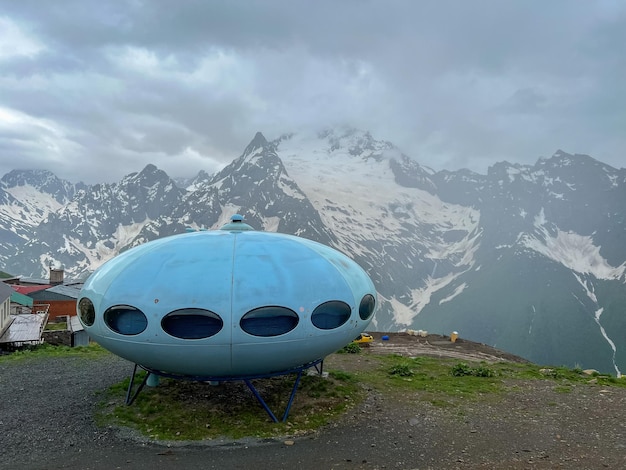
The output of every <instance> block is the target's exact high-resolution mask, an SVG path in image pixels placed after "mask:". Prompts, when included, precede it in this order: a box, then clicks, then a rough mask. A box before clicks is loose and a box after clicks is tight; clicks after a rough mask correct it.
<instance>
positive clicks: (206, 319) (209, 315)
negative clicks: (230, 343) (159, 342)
mask: <svg viewBox="0 0 626 470" xmlns="http://www.w3.org/2000/svg"><path fill="white" fill-rule="evenodd" d="M223 326H224V322H223V321H222V319H221V318H220V316H219V315H218V314H217V313H213V312H211V311H210V310H204V309H202V308H183V309H180V310H174V311H173V312H170V313H168V314H167V315H165V316H164V317H163V320H161V328H163V331H165V332H166V333H167V334H169V335H172V336H175V337H176V338H181V339H203V338H209V337H210V336H213V335H215V334H217V333H218V332H219V331H220V330H221V329H222V327H223Z"/></svg>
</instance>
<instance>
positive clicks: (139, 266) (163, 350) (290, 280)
mask: <svg viewBox="0 0 626 470" xmlns="http://www.w3.org/2000/svg"><path fill="white" fill-rule="evenodd" d="M375 306H376V291H375V289H374V285H373V283H372V281H371V280H370V278H369V277H368V276H367V274H366V273H365V271H364V270H363V269H362V268H361V267H359V266H358V265H357V264H356V263H355V262H354V261H352V260H351V259H350V258H348V257H347V256H345V255H343V254H342V253H339V252H338V251H336V250H334V249H331V248H329V247H327V246H325V245H322V244H319V243H316V242H313V241H310V240H306V239H303V238H299V237H295V236H290V235H283V234H277V233H269V232H260V231H254V230H252V228H251V227H250V226H249V225H247V224H245V223H243V218H242V217H241V216H234V217H233V220H232V222H231V223H229V224H227V225H225V226H224V227H222V229H221V230H214V231H197V232H191V233H185V234H181V235H175V236H171V237H167V238H163V239H160V240H155V241H152V242H149V243H146V244H144V245H141V246H138V247H135V248H133V249H130V250H128V251H127V252H124V253H122V254H120V255H119V256H117V257H116V258H114V259H112V260H110V261H108V262H107V263H105V264H104V265H103V266H102V267H101V268H99V269H98V270H97V271H96V272H94V273H93V274H92V275H91V276H90V277H89V279H88V280H87V282H86V283H85V285H84V287H83V289H82V291H81V294H80V298H79V302H78V306H77V310H78V315H79V318H80V320H81V322H82V324H83V326H84V328H85V330H86V331H87V333H88V334H89V335H90V336H91V338H92V339H93V340H95V341H96V342H98V343H99V344H101V345H102V346H103V347H105V348H106V349H108V350H110V351H111V352H113V353H115V354H117V355H119V356H121V357H123V358H125V359H128V360H129V361H132V362H133V363H135V364H138V365H140V366H141V367H143V368H145V369H146V370H148V371H150V372H153V373H155V374H157V375H175V376H183V377H204V378H210V379H211V380H221V379H224V380H227V379H229V380H230V379H238V378H242V379H245V378H250V377H261V376H264V375H272V374H277V373H281V372H289V371H294V370H301V369H303V368H305V367H308V366H309V365H311V364H315V363H316V362H319V361H320V360H322V359H323V358H324V357H325V356H326V355H328V354H330V353H332V352H334V351H336V350H338V349H340V348H341V347H343V346H345V345H346V344H347V343H349V342H350V341H351V340H352V339H354V338H355V337H356V336H358V335H359V333H361V332H363V331H364V330H365V329H366V327H367V326H368V325H369V323H370V321H371V320H372V317H373V315H374V310H375Z"/></svg>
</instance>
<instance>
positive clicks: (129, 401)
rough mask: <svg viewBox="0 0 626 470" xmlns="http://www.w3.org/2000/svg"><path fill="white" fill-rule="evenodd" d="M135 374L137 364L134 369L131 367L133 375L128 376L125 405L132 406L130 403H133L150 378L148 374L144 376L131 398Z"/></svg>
mask: <svg viewBox="0 0 626 470" xmlns="http://www.w3.org/2000/svg"><path fill="white" fill-rule="evenodd" d="M136 373H137V364H135V367H133V374H132V375H131V376H130V383H129V384H128V391H127V392H126V404H127V405H132V403H133V402H134V401H135V398H137V395H139V392H141V390H142V389H143V387H144V386H145V385H146V382H147V381H148V377H150V374H149V373H147V374H146V376H145V377H144V378H143V380H142V382H141V383H140V384H139V387H138V388H137V390H136V391H135V393H134V394H133V396H132V397H131V396H130V395H131V393H132V390H133V385H134V383H135V374H136Z"/></svg>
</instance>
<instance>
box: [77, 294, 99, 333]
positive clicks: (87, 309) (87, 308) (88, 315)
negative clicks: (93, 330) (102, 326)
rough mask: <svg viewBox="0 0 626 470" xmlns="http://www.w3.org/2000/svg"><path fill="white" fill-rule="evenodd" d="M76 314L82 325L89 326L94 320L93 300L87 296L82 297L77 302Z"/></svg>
mask: <svg viewBox="0 0 626 470" xmlns="http://www.w3.org/2000/svg"><path fill="white" fill-rule="evenodd" d="M78 316H79V317H80V321H82V322H83V325H86V326H91V325H93V322H94V321H96V310H95V309H94V307H93V302H92V301H91V300H89V299H88V298H87V297H83V298H82V299H80V301H79V302H78Z"/></svg>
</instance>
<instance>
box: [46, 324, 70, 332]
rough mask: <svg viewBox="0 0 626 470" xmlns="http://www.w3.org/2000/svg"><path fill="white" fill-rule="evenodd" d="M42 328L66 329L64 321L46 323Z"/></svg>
mask: <svg viewBox="0 0 626 470" xmlns="http://www.w3.org/2000/svg"><path fill="white" fill-rule="evenodd" d="M44 330H46V331H59V330H67V323H66V322H52V323H47V324H46V327H45V328H44Z"/></svg>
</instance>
